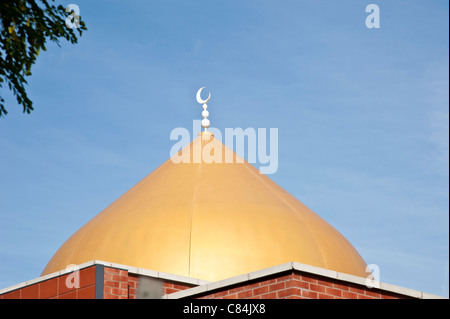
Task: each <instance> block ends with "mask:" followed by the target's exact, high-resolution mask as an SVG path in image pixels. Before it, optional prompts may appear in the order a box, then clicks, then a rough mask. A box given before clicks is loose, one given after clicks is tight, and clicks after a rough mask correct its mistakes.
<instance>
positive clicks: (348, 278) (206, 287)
mask: <svg viewBox="0 0 450 319" xmlns="http://www.w3.org/2000/svg"><path fill="white" fill-rule="evenodd" d="M94 265H103V266H106V267H111V268H116V269H121V270H127V271H128V273H130V274H135V275H142V276H148V277H153V278H159V279H162V280H169V281H174V282H180V283H185V284H189V285H195V286H196V287H193V288H188V289H185V290H180V291H177V292H174V293H171V294H168V295H164V296H163V298H164V299H179V298H186V297H193V296H195V295H199V294H203V293H207V292H210V291H213V290H217V289H221V288H225V287H228V286H232V285H236V284H241V283H244V282H246V281H250V280H254V279H259V278H263V277H267V276H271V275H275V274H279V273H282V272H286V271H292V270H296V271H300V272H305V273H309V274H314V275H319V276H322V277H327V278H332V279H337V280H341V281H345V282H348V283H354V284H358V285H366V278H363V277H358V276H353V275H349V274H344V273H340V272H336V271H333V270H328V269H324V268H320V267H315V266H310V265H306V264H301V263H298V262H288V263H285V264H281V265H277V266H273V267H269V268H265V269H261V270H257V271H253V272H250V273H246V274H242V275H238V276H234V277H230V278H227V279H223V280H219V281H214V282H210V281H207V280H202V279H197V278H192V277H187V276H181V275H176V274H170V273H165V272H160V271H155V270H149V269H144V268H138V267H132V266H127V265H122V264H117V263H111V262H106V261H102V260H91V261H88V262H85V263H83V264H79V265H74V266H72V267H68V268H66V269H63V270H60V271H57V272H54V273H51V274H48V275H45V276H41V277H39V278H35V279H32V280H28V281H25V282H22V283H20V284H17V285H14V286H11V287H8V288H4V289H0V294H4V293H6V292H9V291H13V290H16V289H19V288H23V287H26V286H29V285H32V284H36V283H39V282H42V281H45V280H48V279H51V278H55V277H59V276H62V275H65V274H68V273H71V272H73V271H76V270H81V269H83V268H87V267H91V266H94ZM375 284H378V285H377V286H376V287H375V288H377V289H380V290H384V291H387V292H393V293H397V294H401V295H405V296H409V297H413V298H418V299H448V298H445V297H441V296H437V295H433V294H429V293H425V292H421V291H417V290H413V289H409V288H404V287H400V286H395V285H391V284H387V283H384V282H375Z"/></svg>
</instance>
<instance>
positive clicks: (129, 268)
mask: <svg viewBox="0 0 450 319" xmlns="http://www.w3.org/2000/svg"><path fill="white" fill-rule="evenodd" d="M94 265H103V266H106V267H112V268H118V269H123V270H127V271H128V273H131V274H136V275H143V276H149V277H155V278H159V279H165V280H170V281H176V282H181V283H186V284H191V285H204V284H207V283H209V281H207V280H202V279H197V278H192V277H186V276H181V275H175V274H170V273H165V272H161V271H154V270H148V269H144V268H137V267H133V266H127V265H122V264H117V263H112V262H107V261H103V260H91V261H88V262H85V263H82V264H79V265H69V266H70V267H67V268H66V269H63V270H60V271H56V272H53V273H51V274H47V275H44V276H41V277H38V278H34V279H31V280H27V281H24V282H22V283H19V284H16V285H14V286H10V287H7V288H3V289H0V294H4V293H7V292H9V291H13V290H16V289H19V288H23V287H26V286H29V285H32V284H36V283H38V282H42V281H45V280H48V279H51V278H55V277H58V276H62V275H65V274H67V273H70V272H73V271H74V270H81V269H83V268H87V267H90V266H94Z"/></svg>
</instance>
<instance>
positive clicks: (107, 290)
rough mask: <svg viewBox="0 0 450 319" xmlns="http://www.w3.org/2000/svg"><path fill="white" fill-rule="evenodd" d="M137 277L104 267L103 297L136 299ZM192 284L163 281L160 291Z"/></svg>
mask: <svg viewBox="0 0 450 319" xmlns="http://www.w3.org/2000/svg"><path fill="white" fill-rule="evenodd" d="M138 282H139V277H138V276H137V275H134V274H128V271H127V270H122V269H117V268H110V267H105V286H104V292H103V298H104V299H136V297H137V287H138ZM191 287H193V285H188V284H182V283H177V282H173V281H167V280H165V281H163V283H162V293H163V295H164V294H169V293H172V292H176V291H180V290H183V289H187V288H191Z"/></svg>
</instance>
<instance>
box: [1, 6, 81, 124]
mask: <svg viewBox="0 0 450 319" xmlns="http://www.w3.org/2000/svg"><path fill="white" fill-rule="evenodd" d="M49 2H54V0H49V1H47V0H37V1H35V0H0V88H2V87H3V86H6V85H7V86H8V88H9V89H10V90H12V91H13V93H14V95H15V96H16V99H17V102H18V103H19V105H22V106H23V112H24V113H25V112H26V113H30V112H31V111H32V110H33V102H32V101H31V100H30V99H29V98H28V96H27V92H26V90H25V87H24V85H25V84H28V83H27V81H26V79H25V78H26V77H27V76H30V75H31V66H32V65H33V64H34V63H35V62H36V59H37V57H38V55H39V53H40V52H41V50H44V51H45V50H46V46H45V45H46V43H47V41H49V40H50V41H52V42H55V43H57V44H58V46H59V40H60V39H66V40H67V41H69V42H71V43H72V44H75V43H77V41H78V39H77V35H76V33H75V32H74V29H72V28H68V27H67V26H66V18H67V17H68V13H66V11H65V8H64V7H63V6H62V5H58V6H55V5H53V4H50V3H49ZM75 30H78V32H79V35H80V36H81V34H82V30H87V29H86V26H85V23H84V22H83V21H81V20H80V21H79V28H77V29H75ZM4 103H5V100H4V99H3V98H2V96H1V95H0V117H2V116H5V115H6V114H7V111H6V108H5V104H4Z"/></svg>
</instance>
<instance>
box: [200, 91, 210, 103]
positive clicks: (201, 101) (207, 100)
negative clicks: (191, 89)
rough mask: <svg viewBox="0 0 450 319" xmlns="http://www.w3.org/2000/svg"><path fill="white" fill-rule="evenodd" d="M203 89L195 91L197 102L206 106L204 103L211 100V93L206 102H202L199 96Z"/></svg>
mask: <svg viewBox="0 0 450 319" xmlns="http://www.w3.org/2000/svg"><path fill="white" fill-rule="evenodd" d="M204 88H205V87H202V88H200V90H198V91H197V102H198V103H200V104H206V103H208V102H209V99H210V98H211V92H210V93H209V96H208V98H207V99H206V100H202V98H201V96H200V94H201V93H202V90H203V89H204Z"/></svg>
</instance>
